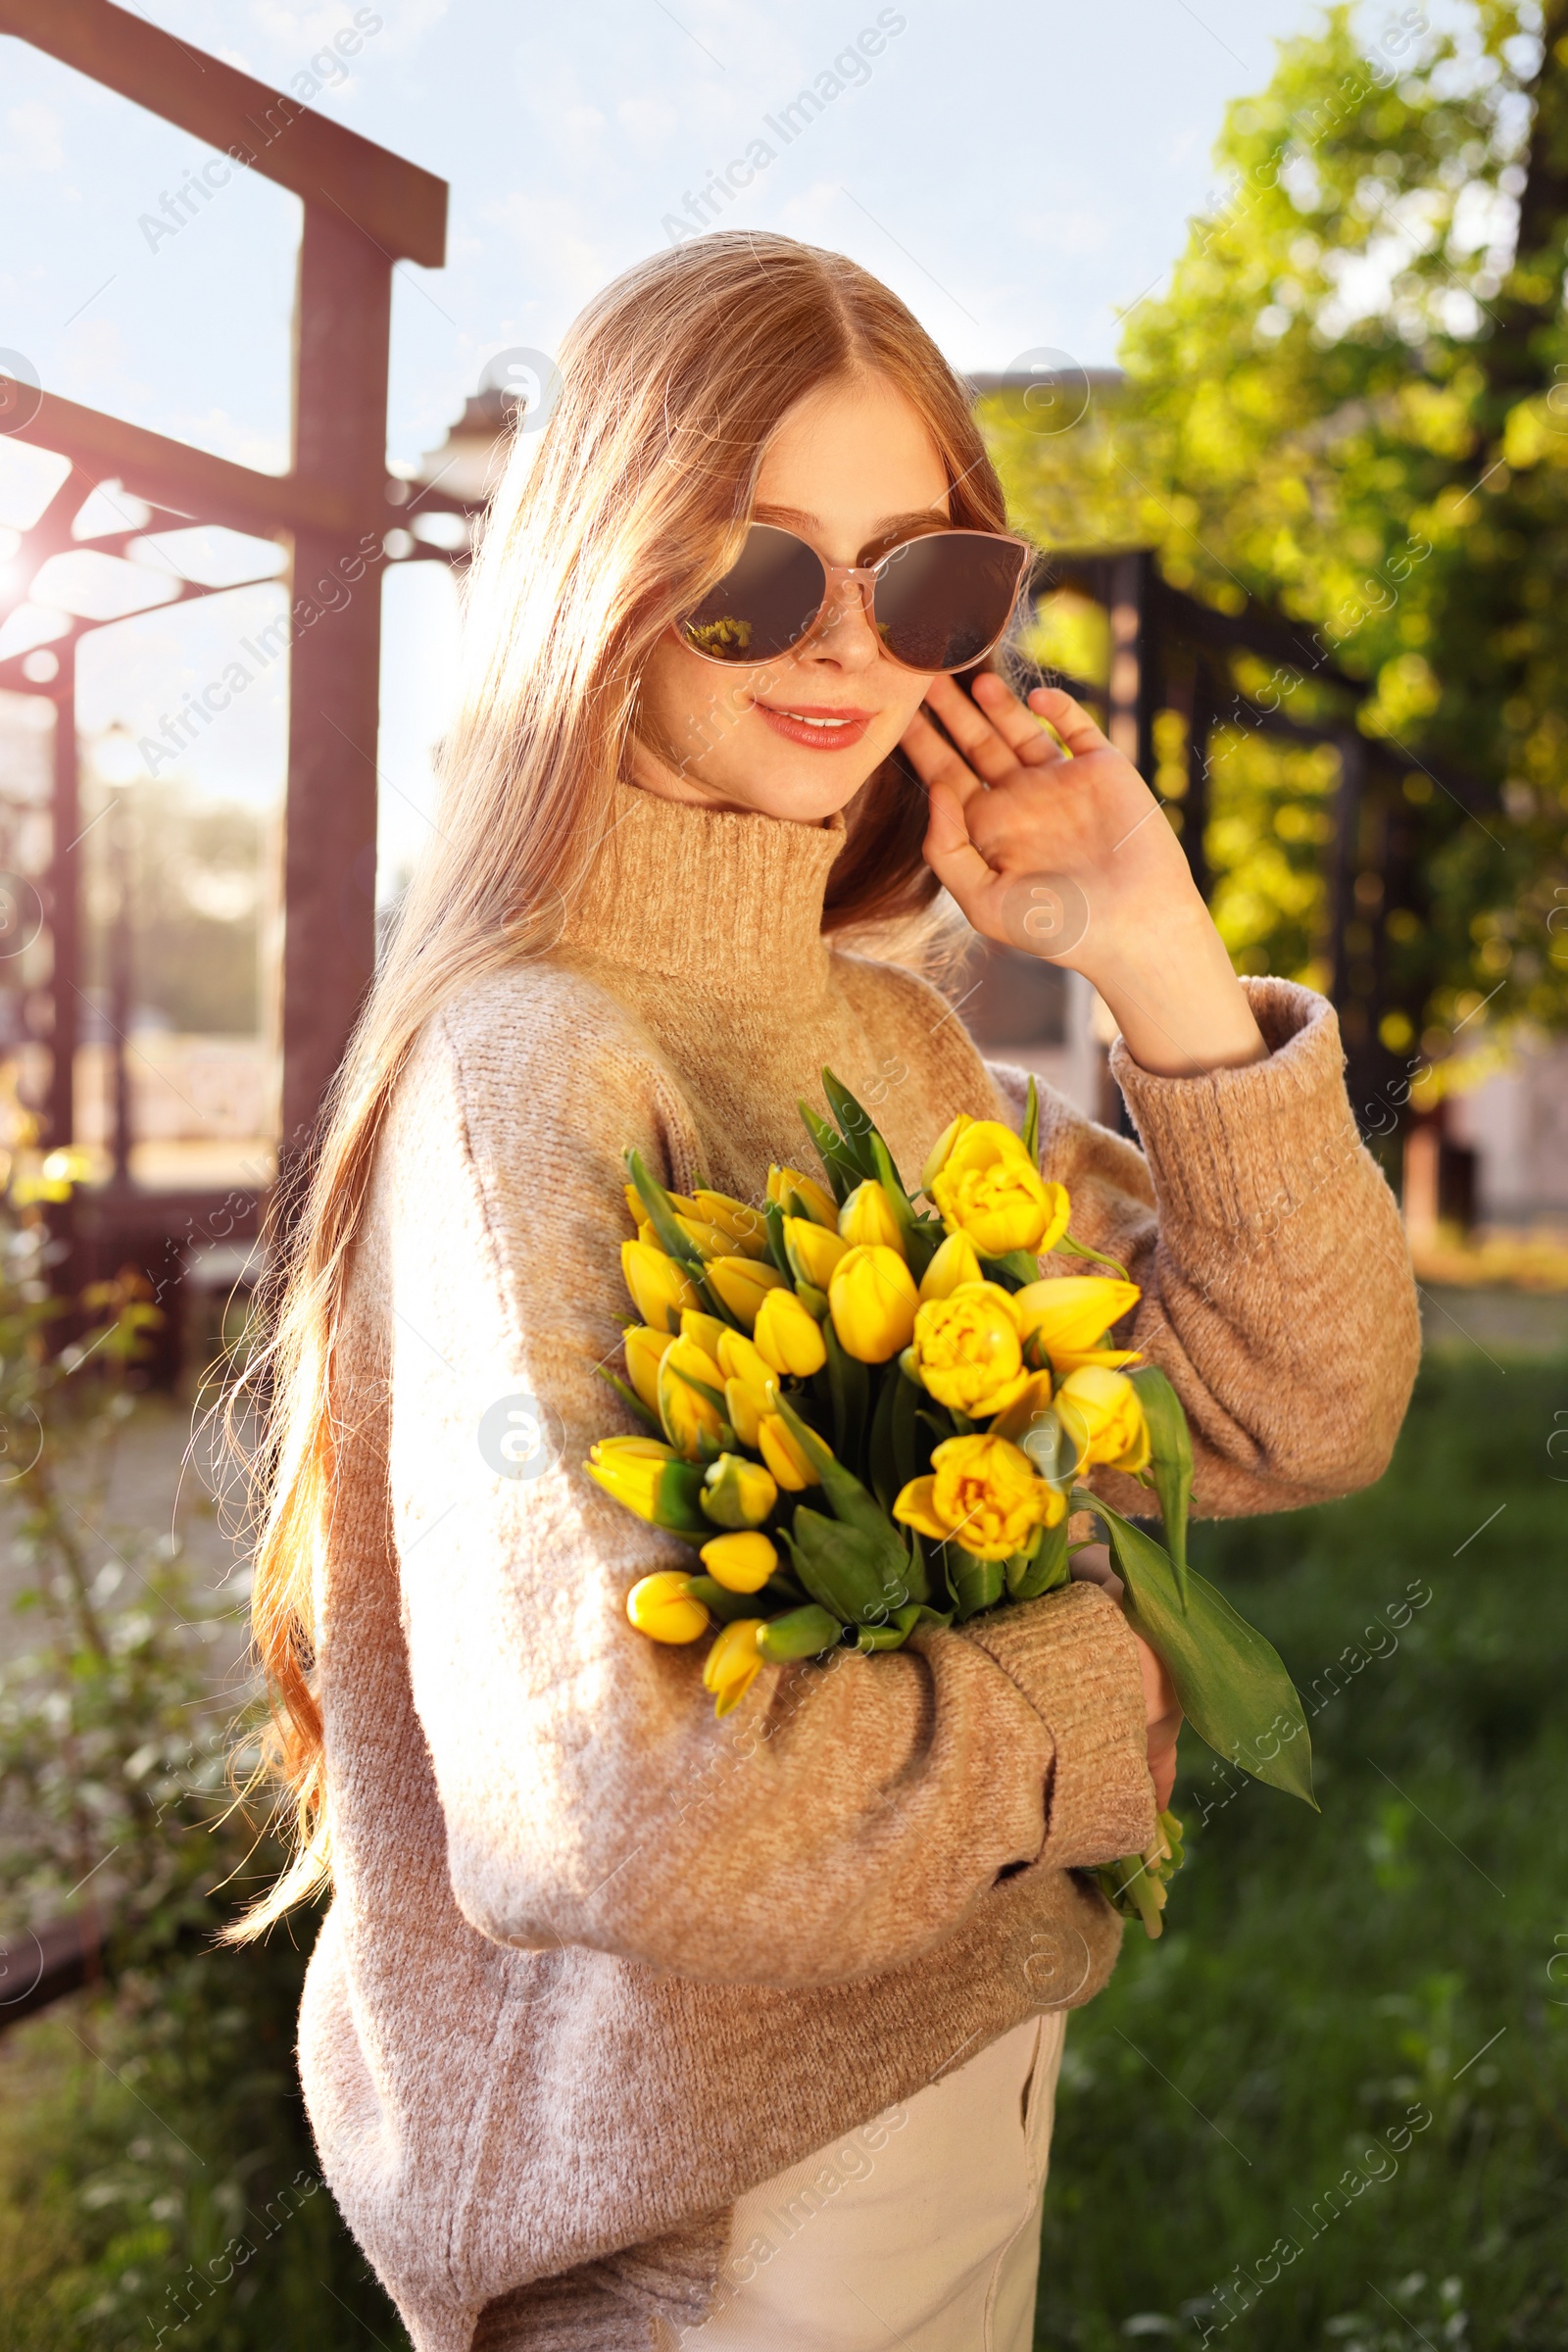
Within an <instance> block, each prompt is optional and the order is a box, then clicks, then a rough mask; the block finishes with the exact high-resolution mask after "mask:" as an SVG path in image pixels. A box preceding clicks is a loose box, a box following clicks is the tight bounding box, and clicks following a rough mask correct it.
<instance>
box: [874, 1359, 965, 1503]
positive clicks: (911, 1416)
mask: <svg viewBox="0 0 1568 2352" xmlns="http://www.w3.org/2000/svg"><path fill="white" fill-rule="evenodd" d="M888 1369H889V1373H890V1375H891V1376H892V1377H891V1384H890V1385H891V1386H892V1389H893V1476H894V1482H895V1484H894V1493H893V1495H892V1496H891V1497H890V1499H889V1506H888V1507H889V1508H890V1509H891V1508H892V1505H893V1503H894V1502H896V1501H897V1499H898V1496H899V1495H900V1493H902V1491H903V1489H904V1488H906V1487H907V1485H908V1483H909V1481H910V1479H911V1478H924V1476H925V1474H926V1472H927V1471H928V1470H929V1469H930V1467H931V1448H930V1446H928V1445H926V1444H925V1442H924V1440H923V1439H922V1437H921V1434H920V1423H921V1419H922V1417H923V1416H922V1414H921V1409H920V1408H921V1403H922V1400H923V1398H924V1397H925V1391H924V1389H922V1388H921V1387H919V1386H918V1384H917V1383H916V1382H914V1381H912V1380H910V1379H909V1378H908V1377H907V1374H905V1373H904V1372H903V1371H898V1372H895V1371H894V1368H893V1367H892V1366H891V1365H890V1366H889V1367H888ZM951 1435H952V1432H951V1431H949V1430H944V1432H943V1436H944V1437H949V1436H951Z"/></svg>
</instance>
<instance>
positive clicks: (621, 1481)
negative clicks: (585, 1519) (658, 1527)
mask: <svg viewBox="0 0 1568 2352" xmlns="http://www.w3.org/2000/svg"><path fill="white" fill-rule="evenodd" d="M679 1459H680V1456H679V1455H678V1454H677V1453H676V1451H675V1448H674V1446H665V1445H664V1444H662V1441H661V1440H660V1439H658V1438H601V1439H600V1440H599V1443H598V1444H597V1445H596V1446H592V1447H591V1448H590V1449H589V1455H588V1460H587V1462H586V1463H585V1464H584V1465H583V1466H584V1468H585V1469H586V1470H587V1472H588V1475H589V1477H590V1478H591V1479H593V1480H594V1482H595V1484H596V1485H598V1486H601V1487H603V1488H604V1490H605V1493H606V1494H607V1495H613V1496H614V1498H615V1500H616V1501H617V1502H620V1503H624V1504H625V1506H626V1508H627V1510H629V1511H635V1512H636V1513H637V1516H638V1517H639V1518H640V1519H652V1518H653V1517H654V1515H655V1512H656V1510H657V1508H658V1503H659V1490H660V1485H661V1482H662V1479H663V1475H664V1470H665V1466H666V1465H667V1464H668V1463H670V1462H674V1461H678V1460H679Z"/></svg>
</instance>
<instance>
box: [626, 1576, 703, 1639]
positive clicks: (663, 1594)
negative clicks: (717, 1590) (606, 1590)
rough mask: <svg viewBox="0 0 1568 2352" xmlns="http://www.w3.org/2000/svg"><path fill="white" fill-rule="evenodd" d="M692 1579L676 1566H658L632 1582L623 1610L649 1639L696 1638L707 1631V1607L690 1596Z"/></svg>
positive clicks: (699, 1637) (638, 1629)
mask: <svg viewBox="0 0 1568 2352" xmlns="http://www.w3.org/2000/svg"><path fill="white" fill-rule="evenodd" d="M691 1584H692V1580H691V1578H690V1577H689V1576H686V1575H684V1574H683V1573H682V1571H681V1570H680V1569H678V1568H661V1569H659V1570H658V1572H657V1573H656V1574H655V1575H653V1576H645V1577H642V1578H640V1579H639V1581H638V1582H637V1583H636V1584H635V1585H633V1587H632V1589H631V1591H630V1592H629V1593H627V1595H626V1614H627V1616H628V1617H629V1618H630V1619H631V1622H632V1624H633V1625H634V1626H635V1627H636V1628H637V1631H638V1632H639V1633H640V1634H646V1635H647V1636H648V1639H649V1640H650V1642H696V1641H700V1640H701V1638H702V1636H703V1635H704V1634H706V1633H707V1631H708V1627H709V1616H708V1611H707V1610H706V1609H705V1608H704V1606H703V1604H702V1602H701V1601H700V1600H694V1599H693V1598H692V1591H691Z"/></svg>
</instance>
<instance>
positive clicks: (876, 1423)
mask: <svg viewBox="0 0 1568 2352" xmlns="http://www.w3.org/2000/svg"><path fill="white" fill-rule="evenodd" d="M873 1377H874V1378H875V1381H876V1402H875V1404H874V1405H873V1406H872V1408H871V1432H870V1436H869V1437H868V1438H867V1440H866V1446H865V1474H866V1477H867V1479H868V1480H869V1481H870V1486H871V1492H872V1494H873V1495H875V1496H876V1498H877V1500H878V1502H879V1503H880V1504H881V1505H882V1508H883V1509H884V1510H885V1511H888V1512H891V1511H892V1509H893V1505H894V1503H895V1502H896V1501H897V1500H898V1495H899V1487H900V1484H901V1481H900V1478H899V1472H898V1464H897V1463H896V1461H895V1460H894V1454H893V1414H894V1409H895V1407H896V1406H897V1404H898V1400H899V1391H900V1389H901V1388H907V1387H908V1385H909V1384H908V1382H907V1380H906V1379H905V1378H904V1376H903V1374H902V1373H901V1372H900V1370H899V1368H898V1366H897V1364H884V1365H880V1366H878V1367H877V1368H876V1370H875V1372H874V1375H873Z"/></svg>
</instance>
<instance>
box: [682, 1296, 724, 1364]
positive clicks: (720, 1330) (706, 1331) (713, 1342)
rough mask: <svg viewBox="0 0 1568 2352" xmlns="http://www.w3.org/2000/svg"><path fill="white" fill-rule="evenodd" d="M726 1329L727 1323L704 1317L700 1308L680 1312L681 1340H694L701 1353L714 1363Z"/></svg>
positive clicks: (692, 1307)
mask: <svg viewBox="0 0 1568 2352" xmlns="http://www.w3.org/2000/svg"><path fill="white" fill-rule="evenodd" d="M728 1329H729V1325H728V1324H727V1323H721V1322H720V1321H719V1319H718V1317H717V1316H716V1315H705V1314H704V1313H703V1311H702V1309H701V1307H697V1306H688V1307H683V1308H682V1310H681V1318H680V1336H681V1338H682V1339H683V1340H695V1341H696V1343H697V1345H698V1347H699V1348H701V1349H702V1351H703V1353H704V1354H705V1355H706V1356H711V1358H712V1360H713V1362H714V1363H717V1361H718V1343H719V1341H720V1340H721V1339H722V1338H723V1336H724V1334H725V1332H726V1331H728Z"/></svg>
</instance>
